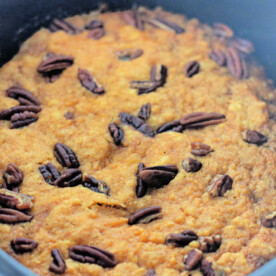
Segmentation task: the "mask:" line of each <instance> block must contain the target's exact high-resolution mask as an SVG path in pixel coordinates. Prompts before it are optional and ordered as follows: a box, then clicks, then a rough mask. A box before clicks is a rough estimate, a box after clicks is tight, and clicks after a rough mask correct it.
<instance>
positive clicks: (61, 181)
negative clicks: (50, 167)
mask: <svg viewBox="0 0 276 276" xmlns="http://www.w3.org/2000/svg"><path fill="white" fill-rule="evenodd" d="M81 183H82V172H81V170H79V169H67V170H65V172H64V173H63V174H62V175H60V176H59V177H58V178H57V179H56V180H55V181H54V182H53V185H55V186H58V187H61V188H66V187H74V186H77V185H79V184H81Z"/></svg>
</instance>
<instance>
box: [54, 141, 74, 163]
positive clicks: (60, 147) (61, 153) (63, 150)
mask: <svg viewBox="0 0 276 276" xmlns="http://www.w3.org/2000/svg"><path fill="white" fill-rule="evenodd" d="M54 153H55V156H56V158H57V161H58V162H59V163H60V164H61V165H62V166H63V167H67V168H78V167H79V166H80V163H79V161H78V158H77V156H76V155H75V153H74V152H73V151H72V150H71V149H70V148H69V147H67V146H66V145H64V144H62V143H57V144H55V147H54Z"/></svg>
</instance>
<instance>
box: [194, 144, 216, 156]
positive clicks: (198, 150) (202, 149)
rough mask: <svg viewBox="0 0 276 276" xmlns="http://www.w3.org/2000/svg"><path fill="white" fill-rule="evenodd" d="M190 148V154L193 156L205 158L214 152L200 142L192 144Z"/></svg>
mask: <svg viewBox="0 0 276 276" xmlns="http://www.w3.org/2000/svg"><path fill="white" fill-rule="evenodd" d="M191 148H192V150H191V153H192V154H193V155H195V156H206V155H207V154H208V153H210V152H212V151H214V150H213V149H212V148H211V147H210V146H208V145H206V144H203V143H200V142H192V143H191Z"/></svg>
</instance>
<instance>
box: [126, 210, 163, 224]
mask: <svg viewBox="0 0 276 276" xmlns="http://www.w3.org/2000/svg"><path fill="white" fill-rule="evenodd" d="M161 218H162V208H161V207H160V206H152V207H147V208H143V209H140V210H139V211H137V212H135V213H134V214H132V215H131V216H130V217H129V219H128V224H129V225H133V224H138V223H144V224H145V223H150V222H151V221H153V220H156V219H161Z"/></svg>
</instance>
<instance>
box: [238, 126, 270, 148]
mask: <svg viewBox="0 0 276 276" xmlns="http://www.w3.org/2000/svg"><path fill="white" fill-rule="evenodd" d="M242 138H243V140H244V141H245V142H247V143H250V144H256V145H262V144H264V143H266V142H267V138H266V137H265V136H264V135H263V134H262V133H260V132H258V131H256V130H250V129H246V130H245V131H243V132H242Z"/></svg>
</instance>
